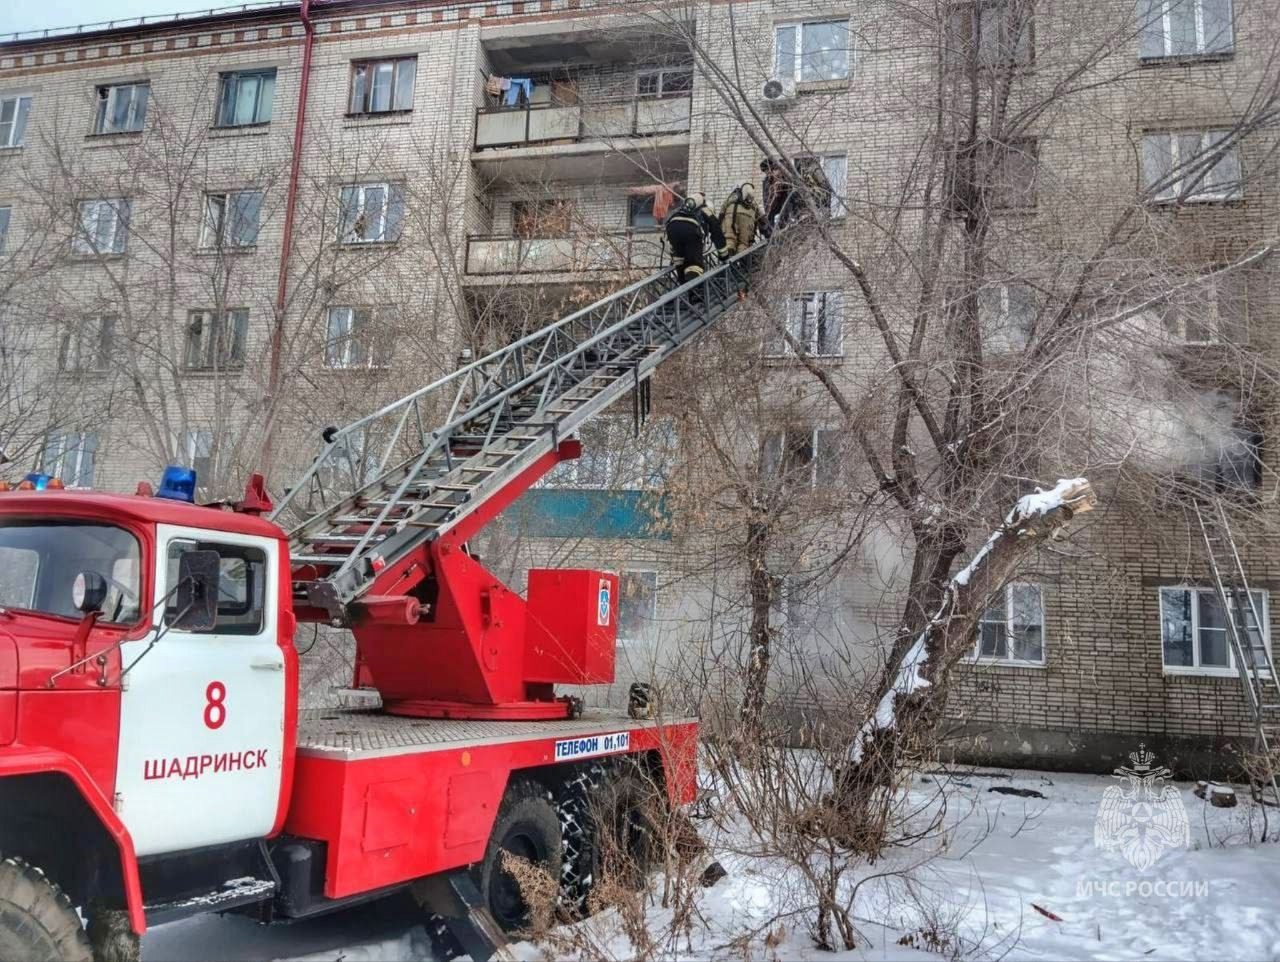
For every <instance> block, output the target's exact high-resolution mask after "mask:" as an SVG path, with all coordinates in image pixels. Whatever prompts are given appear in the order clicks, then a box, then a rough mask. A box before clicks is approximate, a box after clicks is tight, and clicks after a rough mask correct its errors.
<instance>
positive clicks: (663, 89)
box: [635, 66, 693, 100]
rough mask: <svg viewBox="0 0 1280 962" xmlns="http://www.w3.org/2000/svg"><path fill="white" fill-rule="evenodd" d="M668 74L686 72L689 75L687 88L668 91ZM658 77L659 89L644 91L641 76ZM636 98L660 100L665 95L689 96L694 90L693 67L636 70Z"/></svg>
mask: <svg viewBox="0 0 1280 962" xmlns="http://www.w3.org/2000/svg"><path fill="white" fill-rule="evenodd" d="M668 74H686V75H688V77H689V88H688V89H687V90H673V91H670V92H668V91H667V75H668ZM642 77H657V78H658V89H657V90H656V91H655V92H654V93H642V92H641V90H640V78H642ZM635 89H636V98H637V99H639V100H660V99H662V98H663V97H688V96H689V95H690V94H691V93H692V92H693V67H691V66H690V67H653V68H651V69H649V70H638V71H636V88H635Z"/></svg>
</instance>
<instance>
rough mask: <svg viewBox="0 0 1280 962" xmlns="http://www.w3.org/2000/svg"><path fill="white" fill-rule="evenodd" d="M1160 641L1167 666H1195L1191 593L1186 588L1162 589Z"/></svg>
mask: <svg viewBox="0 0 1280 962" xmlns="http://www.w3.org/2000/svg"><path fill="white" fill-rule="evenodd" d="M1160 641H1161V646H1162V649H1163V652H1164V663H1165V664H1166V665H1170V666H1175V667H1182V668H1189V667H1191V666H1192V665H1194V664H1195V659H1194V655H1193V653H1192V639H1191V592H1190V591H1188V590H1187V589H1185V588H1161V589H1160Z"/></svg>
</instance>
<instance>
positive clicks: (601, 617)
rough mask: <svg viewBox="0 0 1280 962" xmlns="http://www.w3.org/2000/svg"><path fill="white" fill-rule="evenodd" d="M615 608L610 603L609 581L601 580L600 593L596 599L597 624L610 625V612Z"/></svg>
mask: <svg viewBox="0 0 1280 962" xmlns="http://www.w3.org/2000/svg"><path fill="white" fill-rule="evenodd" d="M612 607H613V606H612V605H611V604H610V603H609V579H607V578H601V579H600V592H599V594H598V595H597V597H596V624H597V625H601V626H604V625H607V624H609V611H610V609H611V608H612Z"/></svg>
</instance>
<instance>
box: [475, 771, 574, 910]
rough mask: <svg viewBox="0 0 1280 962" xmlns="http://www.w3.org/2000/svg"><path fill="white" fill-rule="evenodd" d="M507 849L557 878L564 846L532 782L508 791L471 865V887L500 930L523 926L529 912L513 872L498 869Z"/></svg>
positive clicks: (545, 796)
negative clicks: (479, 859) (482, 848)
mask: <svg viewBox="0 0 1280 962" xmlns="http://www.w3.org/2000/svg"><path fill="white" fill-rule="evenodd" d="M503 852H510V853H511V854H512V855H515V856H517V857H519V858H522V859H526V860H528V861H529V862H531V863H532V864H533V865H536V866H538V867H540V868H542V869H543V870H544V871H546V872H548V873H549V874H550V875H551V877H552V878H553V879H555V880H556V883H557V887H558V886H559V879H560V863H561V860H562V853H563V846H562V843H561V839H560V820H559V818H557V816H556V809H555V806H554V805H553V804H552V799H551V793H550V792H548V791H547V790H546V789H545V788H543V787H542V786H541V785H538V784H536V783H534V782H526V781H517V782H515V783H513V784H512V785H511V787H510V788H509V789H508V790H507V794H506V796H505V797H504V798H503V800H502V805H501V806H500V807H499V808H498V817H497V818H496V819H494V822H493V832H492V833H491V834H490V836H489V846H488V848H487V849H486V850H485V853H484V861H482V862H481V863H480V864H479V865H478V866H476V868H475V870H474V871H475V876H476V885H477V887H478V888H479V889H480V894H481V896H482V897H483V898H484V901H485V904H486V905H487V906H488V908H489V912H490V913H491V914H492V915H493V918H494V920H495V921H496V922H497V923H498V925H499V926H501V927H502V930H503V931H504V932H513V931H516V930H518V929H525V928H528V927H529V925H530V923H531V922H532V921H533V911H532V909H531V908H530V906H529V905H528V904H527V903H526V901H525V896H524V892H522V891H521V888H520V883H519V882H518V881H517V880H516V878H515V877H514V876H512V875H511V873H510V872H508V871H507V870H506V869H504V868H503V867H502V853H503Z"/></svg>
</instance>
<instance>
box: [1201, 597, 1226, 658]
mask: <svg viewBox="0 0 1280 962" xmlns="http://www.w3.org/2000/svg"><path fill="white" fill-rule="evenodd" d="M1198 594H1199V598H1198V601H1199V604H1200V611H1199V615H1200V619H1199V621H1200V664H1201V665H1202V666H1204V667H1206V668H1226V667H1228V666H1229V665H1230V662H1229V661H1228V660H1227V630H1226V629H1227V619H1226V613H1225V612H1224V611H1223V610H1222V604H1221V602H1220V601H1219V600H1218V596H1217V594H1216V593H1215V592H1212V591H1200V592H1198Z"/></svg>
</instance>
